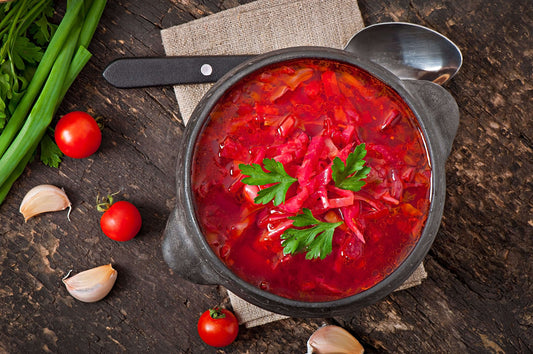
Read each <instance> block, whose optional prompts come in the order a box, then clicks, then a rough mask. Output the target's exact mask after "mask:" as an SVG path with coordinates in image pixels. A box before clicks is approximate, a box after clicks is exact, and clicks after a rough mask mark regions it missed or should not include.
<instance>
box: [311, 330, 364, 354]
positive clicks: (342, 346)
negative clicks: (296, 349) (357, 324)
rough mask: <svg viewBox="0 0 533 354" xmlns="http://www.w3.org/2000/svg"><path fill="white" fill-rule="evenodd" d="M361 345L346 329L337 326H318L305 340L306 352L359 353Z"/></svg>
mask: <svg viewBox="0 0 533 354" xmlns="http://www.w3.org/2000/svg"><path fill="white" fill-rule="evenodd" d="M363 352H364V348H363V346H362V345H361V344H360V343H359V342H358V341H357V339H355V338H354V337H353V336H352V335H351V334H350V333H349V332H348V331H347V330H345V329H344V328H341V327H338V326H333V325H330V326H323V327H320V328H319V329H317V330H316V331H315V333H313V334H312V335H311V337H309V340H308V341H307V354H333V353H335V354H361V353H363Z"/></svg>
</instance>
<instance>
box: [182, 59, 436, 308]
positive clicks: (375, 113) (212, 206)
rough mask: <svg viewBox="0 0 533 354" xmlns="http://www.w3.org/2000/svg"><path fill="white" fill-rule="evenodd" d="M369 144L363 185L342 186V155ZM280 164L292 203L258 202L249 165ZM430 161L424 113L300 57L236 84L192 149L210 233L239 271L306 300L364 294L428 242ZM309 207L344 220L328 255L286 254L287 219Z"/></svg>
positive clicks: (195, 183) (353, 71) (374, 84)
mask: <svg viewBox="0 0 533 354" xmlns="http://www.w3.org/2000/svg"><path fill="white" fill-rule="evenodd" d="M361 143H364V144H365V147H366V150H367V155H366V157H365V161H366V165H365V166H368V167H370V172H369V174H368V176H367V177H366V179H364V181H365V182H366V184H365V185H364V186H363V187H362V188H361V190H359V191H356V192H354V191H350V190H342V189H339V188H337V187H335V184H334V182H333V181H332V178H331V166H332V161H333V159H334V158H335V157H336V156H338V157H339V158H340V159H341V160H342V161H346V158H347V156H348V154H349V153H351V152H353V151H354V149H355V147H356V146H357V145H359V144H361ZM265 158H269V159H274V160H276V161H278V162H281V163H282V164H283V166H284V169H285V171H286V172H287V173H288V174H289V175H290V176H292V177H294V178H295V179H297V181H296V182H295V183H293V184H292V185H291V187H290V188H289V189H288V191H287V194H286V197H285V202H284V203H281V204H279V205H278V206H275V205H274V204H273V202H269V203H267V204H264V205H263V204H256V203H254V197H255V196H256V194H257V191H258V189H262V188H265V187H264V186H261V187H256V186H249V185H247V184H244V183H243V182H242V180H243V178H244V177H245V176H244V175H243V174H242V173H241V171H240V169H239V165H240V164H253V163H255V164H261V163H262V161H263V160H264V159H265ZM430 185H431V168H430V164H429V161H428V153H427V151H426V148H425V143H424V140H423V137H422V134H421V132H420V129H419V126H418V123H417V121H416V118H415V117H414V115H413V113H412V112H411V110H410V109H409V108H408V106H407V105H406V104H405V103H404V101H403V100H402V99H401V98H400V97H399V96H398V94H397V93H396V92H395V91H393V90H392V89H391V88H389V87H388V86H386V85H385V84H383V83H382V82H381V81H379V80H377V79H376V78H374V77H372V76H371V75H369V74H368V73H367V72H365V71H363V70H361V69H359V68H357V67H355V66H352V65H348V64H344V63H339V62H335V61H331V60H323V59H299V60H291V61H287V62H283V63H278V64H274V65H271V66H268V67H266V68H264V69H262V70H260V71H258V72H255V73H253V74H252V75H249V76H248V77H246V78H245V79H244V80H242V81H240V82H239V83H238V84H236V85H235V86H233V87H232V88H231V89H230V90H229V91H228V92H227V93H226V94H225V95H224V96H223V97H222V98H221V100H220V101H219V102H218V103H217V105H216V106H215V107H214V108H213V110H212V111H211V113H210V119H209V121H208V123H207V124H206V126H205V127H204V129H203V131H202V133H201V135H200V136H199V137H198V140H197V143H196V147H195V152H194V156H193V170H192V188H193V194H194V198H195V207H196V215H197V219H198V222H199V224H200V227H201V229H202V231H203V234H204V235H205V237H206V240H207V242H208V243H209V245H210V246H211V248H212V249H213V251H214V252H215V253H216V255H217V256H218V257H219V258H220V259H221V260H222V262H224V263H225V264H226V266H228V267H229V268H230V269H231V270H232V271H233V272H234V273H235V274H236V275H238V276H239V277H240V278H242V279H244V280H245V281H247V282H249V283H251V284H253V285H255V286H256V287H258V288H261V289H263V290H266V291H269V292H271V293H274V294H277V295H280V296H283V297H286V298H289V299H295V300H300V301H310V302H321V301H330V300H336V299H340V298H343V297H347V296H350V295H354V294H357V293H359V292H361V291H364V290H365V289H368V288H370V287H372V286H374V285H375V284H377V283H379V282H380V281H381V280H383V279H384V278H385V277H387V275H389V274H390V273H391V272H392V271H393V270H394V269H396V267H397V266H398V265H399V264H400V263H401V262H402V261H403V260H404V259H405V258H406V257H407V256H408V255H409V253H410V252H411V250H412V249H413V247H414V246H415V244H416V242H417V241H418V239H419V237H420V234H421V231H422V229H423V226H424V224H425V221H426V217H427V213H428V210H429V205H430V200H429V196H430ZM303 208H307V209H309V210H310V211H311V212H312V214H313V216H314V217H315V218H316V219H317V220H320V221H326V222H343V223H342V224H341V225H340V226H338V227H337V228H336V229H335V231H334V233H333V238H332V252H331V253H330V254H328V255H327V256H326V257H325V258H324V259H320V258H316V259H312V260H310V259H306V257H305V253H295V254H284V247H283V246H282V241H283V240H282V234H283V233H284V232H285V230H287V229H288V228H295V227H294V226H293V225H292V223H293V220H291V219H288V218H289V217H294V215H296V214H299V213H302V210H303Z"/></svg>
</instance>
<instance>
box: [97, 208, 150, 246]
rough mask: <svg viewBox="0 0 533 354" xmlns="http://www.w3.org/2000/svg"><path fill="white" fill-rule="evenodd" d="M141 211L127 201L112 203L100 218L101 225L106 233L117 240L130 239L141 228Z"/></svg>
mask: <svg viewBox="0 0 533 354" xmlns="http://www.w3.org/2000/svg"><path fill="white" fill-rule="evenodd" d="M141 224H142V219H141V213H139V210H138V209H137V208H136V207H135V205H133V204H131V203H130V202H127V201H119V202H116V203H114V204H111V206H110V207H109V209H107V210H106V211H105V212H104V215H102V218H101V219H100V227H101V228H102V231H103V232H104V234H105V235H106V236H107V237H109V238H110V239H113V240H115V241H129V240H131V239H132V238H134V237H135V236H136V235H137V234H138V233H139V230H140V229H141Z"/></svg>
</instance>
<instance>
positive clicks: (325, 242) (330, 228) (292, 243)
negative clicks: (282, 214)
mask: <svg viewBox="0 0 533 354" xmlns="http://www.w3.org/2000/svg"><path fill="white" fill-rule="evenodd" d="M289 219H291V220H294V222H293V223H292V225H293V226H296V227H306V226H312V227H310V228H306V229H293V228H290V229H287V230H285V232H284V233H283V235H281V239H282V240H283V241H282V243H281V245H282V246H283V253H284V254H294V253H299V252H307V253H306V255H305V259H315V258H320V259H324V258H326V256H327V255H328V254H330V253H331V250H332V246H331V244H332V240H333V232H334V231H335V229H336V228H337V227H338V226H339V225H342V221H340V222H336V223H329V222H324V221H320V220H317V219H316V218H315V217H314V216H313V213H311V210H309V209H307V208H304V209H303V214H298V215H296V216H291V217H289Z"/></svg>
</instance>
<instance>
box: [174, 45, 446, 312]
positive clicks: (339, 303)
mask: <svg viewBox="0 0 533 354" xmlns="http://www.w3.org/2000/svg"><path fill="white" fill-rule="evenodd" d="M303 58H313V59H326V60H333V61H338V62H343V63H345V64H348V65H353V66H356V67H358V68H360V69H363V70H365V71H366V72H368V73H369V74H370V75H372V76H374V77H375V78H377V79H378V80H380V81H381V82H383V83H384V84H385V85H387V86H389V87H390V88H392V89H393V90H394V91H396V92H397V93H398V95H399V96H400V97H401V98H402V100H404V101H405V103H406V104H407V105H408V106H409V108H410V109H411V110H412V112H413V114H414V115H415V117H416V119H417V121H418V124H419V126H420V130H421V133H422V135H423V138H424V142H425V144H426V146H425V147H426V150H427V153H428V155H429V157H428V158H429V163H430V165H431V169H432V173H431V184H430V208H429V210H428V216H427V219H426V222H425V225H424V228H423V229H422V232H421V235H420V238H419V240H418V241H417V242H416V244H415V246H414V247H413V248H412V250H411V251H410V252H409V254H408V255H407V256H406V257H405V259H404V260H403V261H402V262H401V263H400V264H399V265H398V266H397V267H396V268H395V269H394V270H393V271H392V272H391V273H390V274H389V275H387V276H386V277H385V278H384V279H383V280H382V281H380V282H379V283H377V284H375V285H374V286H372V287H371V288H369V289H366V290H363V291H361V292H359V293H357V294H354V295H350V296H347V297H343V298H340V299H336V300H330V301H323V302H307V301H301V300H294V299H289V298H286V297H282V296H280V295H276V294H273V293H270V292H268V291H265V290H261V289H259V288H257V287H255V286H254V285H252V284H250V283H248V282H246V281H245V280H243V279H241V278H240V277H238V276H237V275H236V274H234V273H233V272H232V271H231V269H230V268H228V267H227V266H226V265H225V264H224V263H223V262H222V261H221V260H220V259H219V258H218V257H217V256H216V254H215V253H214V252H213V251H212V249H211V247H210V246H209V244H208V243H207V240H206V239H205V237H204V236H203V233H202V231H201V228H200V226H199V223H198V221H197V219H196V214H195V206H194V197H193V193H192V189H191V179H192V174H191V172H192V157H193V155H194V148H195V145H196V141H197V138H198V136H199V135H200V134H201V133H202V130H203V128H204V126H205V123H206V122H207V121H208V117H209V113H210V112H211V110H212V108H213V107H214V105H215V104H216V103H217V102H218V100H219V99H220V98H221V97H222V96H223V95H224V93H225V92H226V91H227V90H228V89H230V88H231V87H233V86H234V85H235V84H237V83H238V82H240V80H242V79H243V78H244V77H246V76H248V75H250V74H251V73H253V72H255V71H257V70H259V69H261V68H263V67H265V66H268V65H271V64H275V63H280V62H284V61H289V60H294V59H303ZM427 116H428V112H427V110H426V109H425V106H424V105H423V104H422V103H421V102H419V101H418V100H417V99H415V97H413V96H412V94H411V93H410V92H409V91H408V90H407V89H406V88H405V87H404V85H402V81H401V80H400V79H399V78H397V77H396V76H394V75H393V74H392V73H391V72H389V71H388V70H386V69H385V68H383V67H381V66H379V65H377V64H374V63H372V62H370V61H368V60H365V59H363V58H360V57H357V56H356V55H354V54H353V53H347V52H345V51H342V50H339V49H332V48H327V47H315V46H304V47H291V48H285V49H281V50H275V51H272V52H268V53H265V54H263V55H259V56H257V57H254V58H252V59H250V60H248V61H246V62H244V63H242V64H240V65H239V66H237V67H235V68H234V69H232V70H231V71H230V72H228V73H227V74H226V75H225V76H224V77H223V78H221V79H220V80H219V81H218V82H217V83H216V84H215V85H214V86H213V87H212V88H211V89H210V90H209V91H208V92H207V93H206V94H205V95H204V97H203V98H202V99H201V101H200V102H199V103H198V105H197V106H196V108H195V110H194V112H193V113H192V115H191V118H190V120H189V122H188V124H187V125H186V127H185V131H184V139H186V141H185V148H184V149H180V152H179V154H180V155H181V158H182V161H183V166H181V169H180V167H178V171H177V174H178V176H177V178H178V179H179V178H182V181H183V183H178V188H183V193H184V198H183V201H184V204H185V205H184V207H185V214H186V217H187V219H188V220H190V221H191V225H190V227H189V230H190V231H192V232H193V233H194V234H195V236H193V239H194V241H195V243H196V244H197V246H198V247H199V248H200V250H202V251H203V252H204V255H205V256H206V257H205V259H204V260H205V261H208V262H209V263H210V266H211V267H213V269H214V270H215V271H216V273H217V274H218V275H219V276H220V277H221V279H220V283H219V284H220V285H223V286H225V287H226V288H228V289H229V290H230V291H232V292H233V293H235V294H236V295H238V296H239V297H242V298H244V299H245V300H247V301H249V302H251V303H253V304H255V305H257V306H259V307H262V308H265V309H267V310H270V311H274V312H278V313H284V314H290V315H293V316H300V317H303V316H313V317H315V316H324V315H326V314H327V315H335V314H342V313H345V312H346V310H347V309H354V310H355V309H358V308H361V307H364V306H368V305H370V304H372V303H375V302H377V301H378V300H380V299H381V298H383V297H385V296H387V295H388V294H390V293H391V292H392V291H393V290H395V289H396V288H397V287H398V286H400V285H402V284H403V283H404V282H405V280H407V278H409V276H410V275H411V274H412V273H413V272H414V271H415V269H416V268H417V267H418V266H419V265H420V263H421V262H422V261H423V259H424V257H425V256H426V254H427V252H428V251H429V248H430V247H431V245H432V243H433V241H434V239H435V237H436V233H437V230H438V227H439V225H440V221H441V218H442V212H443V205H444V196H445V189H446V188H445V178H444V163H439V162H438V161H437V162H435V161H434V159H435V158H436V156H437V155H438V154H436V152H435V149H436V146H435V144H433V142H432V139H431V138H430V136H428V131H429V130H430V129H429V128H430V127H429V122H427V121H426V117H427ZM438 185H442V187H440V188H439V187H437V186H438Z"/></svg>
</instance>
